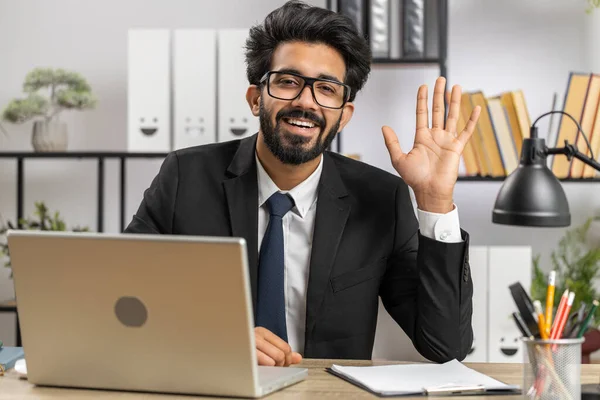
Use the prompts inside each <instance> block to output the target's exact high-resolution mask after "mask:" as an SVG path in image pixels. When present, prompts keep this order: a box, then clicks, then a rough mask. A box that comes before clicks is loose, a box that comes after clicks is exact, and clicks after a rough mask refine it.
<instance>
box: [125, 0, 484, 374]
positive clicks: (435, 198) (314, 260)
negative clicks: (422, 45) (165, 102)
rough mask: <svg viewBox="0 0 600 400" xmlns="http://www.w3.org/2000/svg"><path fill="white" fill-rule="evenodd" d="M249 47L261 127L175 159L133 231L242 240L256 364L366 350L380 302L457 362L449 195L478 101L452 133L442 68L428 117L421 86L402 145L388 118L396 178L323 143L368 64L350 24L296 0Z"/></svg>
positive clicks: (458, 257)
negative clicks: (408, 144) (410, 135)
mask: <svg viewBox="0 0 600 400" xmlns="http://www.w3.org/2000/svg"><path fill="white" fill-rule="evenodd" d="M246 47H247V52H246V60H247V75H248V80H249V82H250V86H249V88H248V90H247V93H246V99H247V101H248V104H249V106H250V108H251V110H252V113H253V114H254V115H255V116H257V117H258V118H259V119H260V130H259V132H258V133H257V134H256V135H254V136H252V137H250V138H246V139H243V140H238V141H230V142H226V143H219V144H212V145H207V146H198V147H193V148H189V149H183V150H179V151H176V152H173V153H171V154H169V156H168V157H167V158H166V160H165V161H164V164H163V165H162V167H161V169H160V172H159V173H158V175H157V176H156V178H155V179H154V180H153V182H152V184H151V186H150V188H149V189H147V190H146V191H145V193H144V198H143V200H142V203H141V205H140V207H139V210H138V211H137V213H136V215H135V216H134V218H133V221H132V222H131V224H130V225H129V226H128V227H127V229H126V232H137V233H140V232H146V233H163V234H185V235H208V236H236V237H243V238H245V239H246V241H247V244H248V259H249V269H250V270H249V274H250V281H251V287H252V300H253V305H254V313H255V322H256V328H255V336H256V347H257V349H256V351H257V358H258V362H259V363H260V364H263V365H286V366H287V365H290V364H294V363H298V362H300V360H301V358H302V356H304V357H310V358H354V359H370V358H371V353H372V349H373V342H374V338H375V328H376V322H377V309H378V297H379V296H380V297H381V299H382V301H383V304H384V305H385V307H386V309H387V311H388V312H389V313H390V315H391V316H392V317H393V318H394V319H395V320H396V321H397V323H398V324H399V325H400V326H401V327H402V329H403V330H404V331H405V332H406V333H407V335H408V336H409V337H410V339H411V340H412V342H413V344H414V345H415V347H416V349H417V350H418V351H419V352H420V353H421V354H422V355H423V356H424V357H427V358H428V359H430V360H432V361H436V362H443V361H447V360H451V359H454V358H456V359H460V360H462V359H463V358H464V357H465V356H466V354H467V352H468V350H469V349H470V346H471V343H472V336H473V335H472V329H471V314H472V290H473V289H472V281H471V276H470V271H469V265H468V255H467V249H468V236H467V233H466V232H464V231H461V230H460V227H459V224H458V214H457V209H456V207H455V205H454V204H453V201H452V195H453V189H454V185H455V182H456V179H457V174H458V165H459V158H460V154H461V152H462V150H463V148H464V145H465V144H466V143H467V141H468V139H469V137H470V136H471V134H472V132H473V129H474V126H475V123H476V121H477V118H478V115H479V108H477V109H476V110H475V111H474V112H473V115H471V118H470V120H469V122H468V124H467V126H466V128H465V129H464V130H463V131H462V132H460V134H457V133H456V131H457V129H456V128H457V127H456V123H457V119H458V112H459V105H460V97H461V90H460V88H459V87H454V88H453V89H452V94H451V102H450V107H449V114H448V118H447V122H446V124H445V127H444V119H445V118H444V90H445V89H444V88H445V81H444V79H443V78H440V79H438V80H437V82H436V84H435V90H434V95H433V113H432V126H431V127H429V126H428V110H427V91H428V90H427V87H425V86H422V87H421V88H419V92H418V95H417V124H416V128H417V129H416V135H415V142H414V148H413V149H412V150H411V151H410V152H409V153H408V154H405V153H403V152H402V150H401V149H400V145H399V143H398V140H397V136H396V134H395V133H394V131H392V129H391V128H389V127H383V135H384V138H385V143H386V146H387V148H388V151H389V153H390V156H391V160H392V163H393V166H394V168H395V169H396V171H397V172H398V173H399V175H400V176H401V177H402V179H400V178H399V177H397V176H395V175H392V174H389V173H387V172H384V171H382V170H380V169H377V168H374V167H371V166H369V165H366V164H363V163H361V162H358V161H354V160H351V159H349V158H346V157H343V156H341V155H339V154H335V153H329V152H326V151H325V149H326V148H327V147H328V146H329V144H330V143H331V141H332V140H333V138H334V136H335V135H336V134H337V133H338V132H339V131H341V130H342V129H343V128H344V127H345V126H346V124H348V122H349V121H350V119H351V117H352V114H353V111H354V104H353V100H354V98H355V96H356V93H357V92H358V91H359V90H360V89H361V87H362V86H363V85H364V83H365V82H366V79H367V76H368V74H369V70H370V60H371V54H370V51H369V48H368V45H367V43H366V41H365V40H364V39H363V38H362V37H361V36H360V35H359V34H358V33H357V31H356V29H355V27H354V26H353V24H352V22H351V21H350V20H349V19H347V18H346V17H344V16H342V15H340V14H337V13H333V12H330V11H328V10H325V9H322V8H317V7H309V6H307V5H305V4H302V3H299V2H289V3H287V4H285V5H284V6H283V7H281V8H279V9H277V10H275V11H273V12H272V13H270V14H269V15H268V16H267V17H266V19H265V21H264V23H263V24H262V25H260V26H256V27H254V28H252V30H251V31H250V36H249V39H248V41H247V46H246ZM407 185H408V186H410V187H412V189H413V190H414V193H415V196H416V201H417V205H418V213H419V223H417V219H416V218H415V215H414V212H413V208H412V204H411V200H410V196H409V190H408V186H407ZM224 295H226V291H224ZM215 329H218V327H215Z"/></svg>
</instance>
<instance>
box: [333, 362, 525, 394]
mask: <svg viewBox="0 0 600 400" xmlns="http://www.w3.org/2000/svg"><path fill="white" fill-rule="evenodd" d="M331 369H332V370H333V371H335V372H337V373H339V374H342V375H343V376H345V377H347V378H349V379H350V380H351V381H353V382H355V383H357V384H359V385H362V386H364V387H366V388H368V389H369V390H371V391H373V392H375V393H379V394H382V395H408V394H419V393H424V391H425V389H426V388H435V387H441V386H447V385H451V386H476V385H481V386H483V387H484V388H485V389H486V390H517V389H519V386H515V385H507V384H505V383H502V382H500V381H497V380H496V379H493V378H490V377H489V376H487V375H484V374H482V373H480V372H477V371H475V370H472V369H471V368H468V367H466V366H465V365H463V364H462V363H460V362H459V361H457V360H452V361H448V362H447V363H444V364H405V365H384V366H373V367H343V366H339V365H335V364H334V365H333V366H332V367H331Z"/></svg>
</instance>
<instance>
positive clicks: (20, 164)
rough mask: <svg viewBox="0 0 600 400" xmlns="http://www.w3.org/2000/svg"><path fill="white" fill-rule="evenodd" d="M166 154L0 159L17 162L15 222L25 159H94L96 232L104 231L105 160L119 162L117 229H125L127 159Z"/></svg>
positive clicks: (20, 212) (33, 155)
mask: <svg viewBox="0 0 600 400" xmlns="http://www.w3.org/2000/svg"><path fill="white" fill-rule="evenodd" d="M167 154H168V153H128V152H56V153H54V152H44V153H35V152H0V159H14V160H16V162H17V221H20V220H21V218H23V186H24V170H25V165H24V164H25V160H26V159H96V160H97V162H98V169H97V175H96V179H97V196H98V197H97V198H98V204H97V219H96V231H97V232H103V231H104V161H105V160H107V159H118V160H119V175H120V178H119V188H120V203H119V205H120V206H119V209H120V214H119V227H120V231H121V232H122V231H123V229H125V196H126V190H125V188H126V185H127V182H126V176H125V174H126V167H127V163H126V161H127V160H128V159H144V158H146V159H153V158H165V157H166V156H167Z"/></svg>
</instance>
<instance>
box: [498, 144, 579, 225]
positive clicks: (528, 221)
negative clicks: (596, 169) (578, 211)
mask: <svg viewBox="0 0 600 400" xmlns="http://www.w3.org/2000/svg"><path fill="white" fill-rule="evenodd" d="M544 149H545V141H544V139H541V138H530V139H524V141H523V149H522V152H521V160H520V162H519V166H518V167H517V169H515V170H514V171H513V173H511V174H510V175H509V176H508V177H507V178H506V179H505V180H504V184H503V185H502V187H501V188H500V191H499V192H498V196H497V198H496V203H495V205H494V210H493V213H492V222H494V223H496V224H504V225H519V226H542V227H562V226H569V225H570V224H571V213H570V211H569V203H568V202H567V196H566V195H565V192H564V190H563V188H562V186H561V184H560V182H559V181H558V179H556V177H555V176H554V174H553V173H552V171H550V169H548V167H547V166H546V154H545V152H544Z"/></svg>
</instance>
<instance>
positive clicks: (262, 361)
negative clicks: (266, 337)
mask: <svg viewBox="0 0 600 400" xmlns="http://www.w3.org/2000/svg"><path fill="white" fill-rule="evenodd" d="M256 359H257V361H258V365H266V366H268V367H274V366H275V360H273V359H272V358H271V357H269V356H268V355H266V354H265V353H263V352H262V351H260V350H258V349H256Z"/></svg>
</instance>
